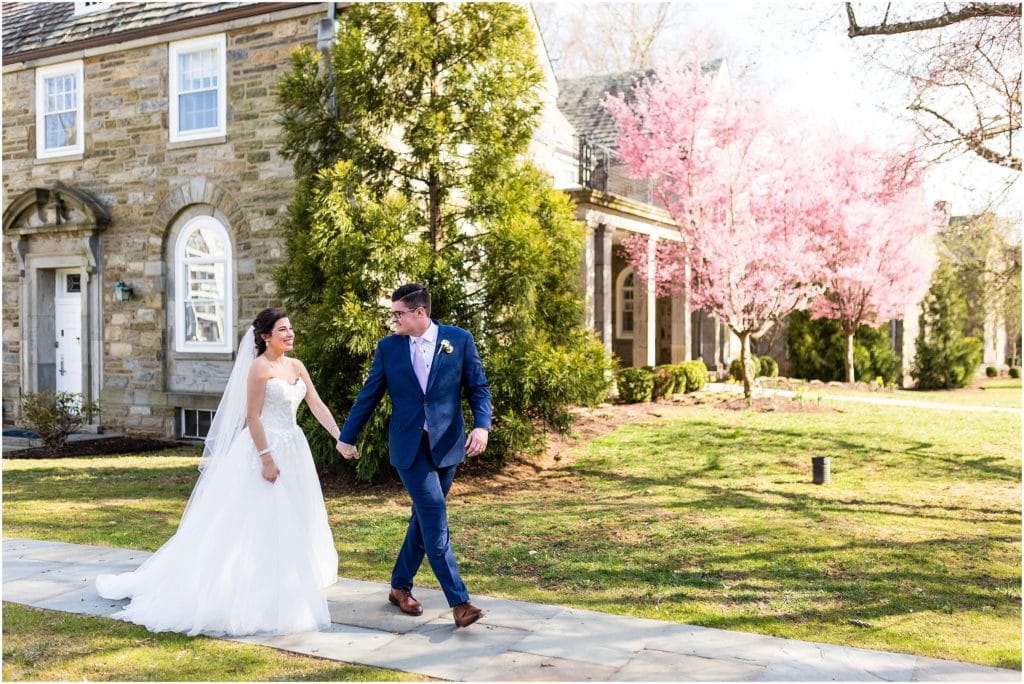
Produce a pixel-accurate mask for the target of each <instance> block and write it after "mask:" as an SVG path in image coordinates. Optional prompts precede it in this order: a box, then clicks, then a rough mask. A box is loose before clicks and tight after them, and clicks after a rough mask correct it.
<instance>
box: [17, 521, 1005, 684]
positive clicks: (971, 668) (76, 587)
mask: <svg viewBox="0 0 1024 684" xmlns="http://www.w3.org/2000/svg"><path fill="white" fill-rule="evenodd" d="M149 555H150V554H148V553H145V552H141V551H130V550H127V549H115V548H109V547H100V546H82V545H78V544H63V543H60V542H47V541H36V540H32V539H13V538H7V539H4V541H3V600H4V601H11V602H14V603H21V604H24V605H29V606H35V607H38V608H47V609H50V610H60V611H64V612H68V613H79V614H84V615H97V616H108V615H110V614H112V613H114V612H116V611H117V610H118V609H119V608H120V607H121V606H122V605H124V603H125V602H124V601H109V600H105V599H102V598H100V597H99V596H98V595H97V594H96V590H95V588H94V585H93V582H94V580H95V578H96V576H97V575H99V574H101V573H108V572H125V571H128V570H132V569H134V568H136V567H138V565H139V564H141V563H142V562H143V561H144V560H145V559H146V558H147V557H149ZM416 597H417V598H418V599H419V600H420V601H421V602H422V603H423V607H424V612H423V615H422V616H420V617H418V618H413V617H408V616H405V615H402V614H401V613H399V612H398V610H397V609H395V608H394V607H393V606H391V605H390V604H388V602H387V585H386V584H382V583H378V582H364V581H359V580H349V579H344V578H339V580H338V583H337V584H336V585H334V586H333V587H331V589H330V590H329V592H328V598H329V601H330V610H331V619H332V624H331V627H330V629H328V630H325V631H322V632H307V633H301V634H291V635H287V636H270V637H245V638H240V639H235V641H241V642H246V643H252V644H260V645H264V646H270V647H272V648H277V649H281V650H285V651H292V652H295V653H303V654H308V655H314V656H318V657H320V658H328V659H332V660H340V661H344V662H348V663H359V664H364V665H375V666H378V667H386V668H391V669H394V670H403V671H406V672H413V673H417V674H422V675H429V676H431V677H437V678H440V679H449V680H469V681H515V680H520V681H522V680H529V681H537V680H551V681H559V680H561V681H857V682H868V681H892V682H909V681H965V680H970V681H1007V682H1011V681H1012V682H1019V681H1021V673H1020V672H1019V671H1016V670H1003V669H997V668H991V667H980V666H977V665H968V664H965V663H959V662H953V661H947V660H936V659H934V658H921V657H918V656H912V655H903V654H899V653H886V652H882V651H870V650H866V649H860V648H849V647H847V646H835V645H832V644H819V643H812V642H806V641H793V640H790V639H778V638H774V637H766V636H760V635H756V634H749V633H745V632H728V631H724V630H719V629H709V628H706V627H694V626H691V625H683V624H679V623H673V622H660V621H657V620H646V619H640V618H630V617H623V616H619V615H609V614H606V613H595V612H592V611H586V610H578V609H576V608H563V607H560V606H549V605H542V604H538V603H525V602H523V601H509V600H505V599H497V598H490V597H486V596H475V597H474V598H473V601H474V603H476V604H477V605H479V606H481V607H482V608H484V609H485V610H486V611H487V616H486V617H485V618H484V619H483V620H481V621H480V622H479V623H477V624H475V625H473V626H472V627H469V628H468V629H458V630H457V629H455V626H454V623H453V622H452V618H451V611H450V610H449V609H448V607H447V605H446V604H445V602H444V598H443V595H442V594H441V592H440V591H437V590H431V589H417V590H416Z"/></svg>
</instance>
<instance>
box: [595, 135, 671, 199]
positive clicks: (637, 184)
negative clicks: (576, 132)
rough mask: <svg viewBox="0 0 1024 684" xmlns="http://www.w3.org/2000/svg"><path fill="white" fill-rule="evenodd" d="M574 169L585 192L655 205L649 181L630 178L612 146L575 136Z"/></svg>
mask: <svg viewBox="0 0 1024 684" xmlns="http://www.w3.org/2000/svg"><path fill="white" fill-rule="evenodd" d="M576 168H577V174H578V182H579V184H580V185H581V186H582V187H584V188H586V189H588V190H600V191H601V192H607V193H610V194H613V195H618V196H619V197H625V198H627V199H631V200H635V201H637V202H643V203H644V204H650V205H651V206H655V201H654V193H653V186H652V185H651V182H650V181H645V180H640V179H636V178H631V177H629V175H628V174H627V173H626V166H625V164H623V163H622V161H621V159H619V157H618V154H617V153H616V151H615V150H614V149H613V148H611V147H608V146H606V145H600V144H597V143H593V142H591V141H590V140H588V139H587V138H586V136H582V135H580V136H576Z"/></svg>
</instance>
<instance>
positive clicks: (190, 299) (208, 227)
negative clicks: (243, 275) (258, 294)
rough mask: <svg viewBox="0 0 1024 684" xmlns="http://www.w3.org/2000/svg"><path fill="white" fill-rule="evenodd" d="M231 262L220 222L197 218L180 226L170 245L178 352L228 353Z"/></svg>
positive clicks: (226, 234) (225, 232)
mask: <svg viewBox="0 0 1024 684" xmlns="http://www.w3.org/2000/svg"><path fill="white" fill-rule="evenodd" d="M231 264H232V258H231V240H230V238H229V237H228V232H227V231H226V230H225V229H224V226H223V225H222V224H221V223H220V221H218V220H216V219H215V218H213V217H210V216H197V217H196V218H193V219H191V220H190V221H188V223H186V224H185V225H184V226H183V227H182V229H181V232H180V233H179V234H178V240H177V242H176V243H175V246H174V283H175V295H176V296H175V312H174V317H175V326H174V330H175V333H174V336H175V344H174V346H175V349H176V350H177V351H183V352H227V353H230V352H231V351H232V349H231V346H232V345H231V342H232V340H231V337H232V334H233V332H232V331H233V330H234V320H233V316H234V312H233V311H232V307H231V301H232V294H231V282H232V274H231Z"/></svg>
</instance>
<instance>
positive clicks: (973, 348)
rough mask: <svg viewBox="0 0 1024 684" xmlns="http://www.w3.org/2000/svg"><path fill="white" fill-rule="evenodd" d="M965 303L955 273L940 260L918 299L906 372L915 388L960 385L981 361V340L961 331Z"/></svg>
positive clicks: (965, 382) (961, 385)
mask: <svg viewBox="0 0 1024 684" xmlns="http://www.w3.org/2000/svg"><path fill="white" fill-rule="evenodd" d="M966 321H967V305H966V304H965V303H964V299H963V295H962V294H961V293H960V291H959V289H958V288H957V283H956V275H955V273H954V272H953V269H952V268H951V267H950V265H949V264H946V263H942V264H940V265H939V267H938V268H937V269H936V270H935V273H934V275H933V276H932V285H931V288H930V289H929V290H928V294H927V295H926V296H925V298H924V301H923V302H921V317H920V319H919V328H918V329H919V330H920V332H919V333H918V335H917V339H916V340H915V347H916V351H917V353H916V356H915V358H914V366H913V368H912V369H911V371H910V375H911V376H912V377H913V378H914V379H915V380H917V387H918V389H954V388H957V387H964V386H965V385H966V384H967V383H968V382H970V380H971V378H972V377H974V373H975V371H977V369H978V366H979V365H980V364H981V352H982V343H981V340H979V339H977V338H974V337H967V336H966V335H964V334H963V330H964V326H965V325H966Z"/></svg>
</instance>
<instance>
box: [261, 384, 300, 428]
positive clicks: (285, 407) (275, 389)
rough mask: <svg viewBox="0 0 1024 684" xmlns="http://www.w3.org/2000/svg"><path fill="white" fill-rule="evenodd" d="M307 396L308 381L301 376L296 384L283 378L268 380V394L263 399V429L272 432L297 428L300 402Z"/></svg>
mask: <svg viewBox="0 0 1024 684" xmlns="http://www.w3.org/2000/svg"><path fill="white" fill-rule="evenodd" d="M305 396H306V383H304V382H303V381H302V378H299V379H298V380H296V381H295V384H294V385H291V384H288V382H286V381H285V380H282V379H281V378H270V379H269V380H267V389H266V395H265V396H264V399H263V412H262V413H260V422H261V423H263V429H264V430H266V431H267V432H268V433H270V432H283V431H291V430H294V429H295V425H296V424H295V412H296V410H298V408H299V403H300V402H301V401H302V399H303V398H304V397H305Z"/></svg>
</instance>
